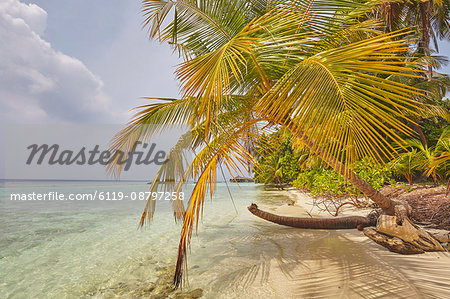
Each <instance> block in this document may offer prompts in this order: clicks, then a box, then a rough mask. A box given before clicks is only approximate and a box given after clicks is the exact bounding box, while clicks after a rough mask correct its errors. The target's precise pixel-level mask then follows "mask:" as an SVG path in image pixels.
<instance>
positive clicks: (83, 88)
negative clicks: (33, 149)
mask: <svg viewBox="0 0 450 299" xmlns="http://www.w3.org/2000/svg"><path fill="white" fill-rule="evenodd" d="M140 10H141V3H140V0H95V1H93V0H72V1H61V0H33V1H26V0H22V1H19V0H0V40H1V42H0V57H1V59H0V152H4V150H3V149H2V146H3V147H4V146H5V144H4V142H2V141H1V140H4V138H2V134H4V133H3V131H4V130H3V129H4V127H5V125H7V124H43V123H50V124H59V123H66V124H67V123H69V124H89V123H97V124H98V123H100V124H124V123H125V122H126V121H128V120H129V118H130V116H131V115H132V112H130V109H131V108H133V107H135V106H138V105H141V104H145V103H147V102H148V101H146V100H142V99H140V97H142V96H155V97H177V96H178V94H179V86H178V85H177V82H176V81H175V79H174V75H173V72H174V70H175V67H176V65H177V64H178V63H179V62H180V61H179V60H178V58H177V57H176V55H172V51H171V50H170V48H169V47H168V46H167V45H161V44H159V43H157V42H154V41H149V40H148V38H147V36H146V31H145V30H143V29H142V21H143V17H142V14H141V11H140ZM440 53H441V55H445V56H450V43H448V42H445V43H441V45H440ZM442 71H443V72H445V73H450V66H446V67H445V68H444V69H442ZM22 138H26V136H22ZM2 159H3V160H4V159H5V157H4V156H2V155H1V154H0V178H1V177H2V175H1V174H2V172H3V171H2V168H3V164H4V163H3V162H2Z"/></svg>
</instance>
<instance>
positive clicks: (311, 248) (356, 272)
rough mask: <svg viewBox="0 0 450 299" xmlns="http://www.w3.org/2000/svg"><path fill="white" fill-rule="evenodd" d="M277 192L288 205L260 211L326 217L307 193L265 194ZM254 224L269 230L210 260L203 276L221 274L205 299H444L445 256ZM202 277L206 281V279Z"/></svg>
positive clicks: (449, 292)
mask: <svg viewBox="0 0 450 299" xmlns="http://www.w3.org/2000/svg"><path fill="white" fill-rule="evenodd" d="M280 192H281V193H284V194H286V195H287V196H288V197H289V198H290V199H293V200H295V204H294V205H293V206H288V205H287V204H283V205H281V206H280V205H278V206H276V205H272V204H267V205H260V208H261V209H263V210H266V211H270V212H274V213H277V214H280V215H286V216H304V217H310V215H311V216H313V217H321V216H324V217H325V216H327V215H326V214H325V213H320V211H319V210H317V208H315V207H313V205H312V198H311V197H310V196H309V195H308V194H305V193H301V192H300V191H297V190H290V191H273V193H280ZM270 193H272V192H270V191H269V192H267V195H269V194H270ZM368 211H369V210H361V209H359V210H358V209H355V208H352V207H344V208H343V209H342V215H343V216H348V215H366V214H367V213H368ZM254 221H255V222H256V223H257V224H256V225H257V226H258V227H259V229H260V230H262V231H263V232H264V230H266V229H267V230H269V229H270V232H268V233H267V234H265V233H262V235H263V236H264V237H263V238H261V237H256V238H249V239H248V240H245V242H244V244H238V245H236V246H235V254H234V255H233V256H230V257H228V258H226V259H224V260H221V261H217V262H218V263H217V264H216V265H214V266H213V268H212V269H211V272H216V271H214V270H219V269H220V273H221V275H218V276H217V277H215V278H214V279H213V280H214V282H215V283H214V284H213V285H214V286H213V287H211V288H210V289H209V290H208V291H207V292H206V294H207V295H206V297H207V298H217V297H219V298H231V297H235V296H236V294H239V298H258V297H261V296H270V297H272V298H449V297H450V254H449V253H425V254H422V255H414V256H403V255H399V254H395V253H391V252H389V251H388V250H387V249H385V248H383V247H381V246H379V245H377V244H375V243H374V242H373V241H371V240H369V239H368V238H367V237H365V236H364V235H363V233H362V232H360V231H357V230H334V231H333V230H331V231H330V230H306V229H295V228H288V227H283V226H276V225H275V224H272V223H268V222H266V221H264V220H261V219H255V220H254ZM274 226H275V227H274ZM272 229H275V230H276V232H274V231H273V230H272ZM244 254H245V255H244ZM193 259H196V258H195V257H193ZM191 262H192V260H191ZM195 262H197V261H195ZM195 262H194V263H195ZM236 264H238V265H239V270H237V271H236V268H235V265H236ZM191 265H192V264H191ZM195 271H196V269H194V270H193V272H195ZM211 272H209V273H211ZM204 275H205V277H204V278H205V279H207V278H206V276H207V275H208V274H207V273H206V272H205V273H204ZM200 276H202V275H200ZM209 279H211V277H209Z"/></svg>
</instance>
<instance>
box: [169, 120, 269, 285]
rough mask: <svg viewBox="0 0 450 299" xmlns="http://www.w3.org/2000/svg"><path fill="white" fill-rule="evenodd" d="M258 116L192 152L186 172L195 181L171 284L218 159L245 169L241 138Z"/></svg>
mask: <svg viewBox="0 0 450 299" xmlns="http://www.w3.org/2000/svg"><path fill="white" fill-rule="evenodd" d="M259 121H260V120H251V121H249V122H246V123H243V124H237V125H236V126H235V127H234V130H231V127H230V128H228V130H226V131H224V132H223V133H222V134H221V135H219V136H217V137H216V138H215V139H214V140H213V141H212V142H210V143H209V144H208V145H207V146H205V148H204V149H203V150H202V151H201V152H200V153H198V154H197V155H196V157H195V159H194V160H193V161H192V163H191V169H190V172H191V174H192V176H193V177H198V180H197V183H196V184H195V187H194V189H193V191H192V193H191V198H190V200H189V203H188V206H187V208H186V212H185V214H184V221H183V227H182V230H181V238H180V244H179V248H178V259H177V266H176V271H175V277H174V284H175V286H179V285H180V284H181V282H182V275H183V269H184V266H185V264H184V261H185V259H184V257H185V255H186V251H187V248H188V246H189V243H190V240H191V236H192V233H193V228H194V225H195V227H196V228H197V227H198V221H199V219H200V218H201V216H202V214H203V203H204V199H205V197H206V196H207V195H208V194H209V195H210V196H211V197H212V195H213V193H214V191H215V187H216V185H215V184H216V170H217V166H218V165H219V163H223V164H225V165H226V167H227V168H229V169H232V170H234V171H240V172H242V171H241V170H243V171H245V168H246V167H245V166H247V165H248V161H253V156H252V155H251V154H250V153H249V152H248V151H247V149H246V147H245V146H243V145H242V139H245V138H247V134H246V133H247V131H248V129H249V128H250V127H251V126H253V125H255V124H256V123H257V122H259Z"/></svg>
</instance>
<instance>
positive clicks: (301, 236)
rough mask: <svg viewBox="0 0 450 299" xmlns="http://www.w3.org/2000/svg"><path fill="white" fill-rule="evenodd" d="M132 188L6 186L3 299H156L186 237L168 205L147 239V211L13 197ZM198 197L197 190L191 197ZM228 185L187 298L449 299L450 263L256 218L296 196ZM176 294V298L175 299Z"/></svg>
mask: <svg viewBox="0 0 450 299" xmlns="http://www.w3.org/2000/svg"><path fill="white" fill-rule="evenodd" d="M147 188H148V185H147V184H146V183H132V182H32V183H30V182H7V183H3V184H2V185H1V186H0V227H1V234H0V298H80V297H82V298H88V297H94V298H130V297H140V296H142V298H148V297H149V295H155V294H158V293H164V292H163V291H164V289H166V290H167V288H168V286H169V285H168V283H169V282H170V279H171V276H172V274H173V270H174V265H175V261H176V254H177V247H178V241H179V232H180V225H179V224H175V223H174V219H173V216H172V212H171V206H170V203H169V202H165V201H159V202H157V208H158V209H157V212H156V214H155V217H154V221H153V222H152V224H151V226H150V227H148V228H146V229H143V230H138V229H137V224H138V222H139V219H140V214H141V211H142V209H143V206H144V202H141V201H131V200H122V201H116V202H113V201H109V202H106V201H62V202H56V201H52V202H50V201H11V200H10V194H11V193H18V192H20V193H31V192H40V193H46V192H50V191H53V192H62V193H88V192H95V190H98V191H110V192H114V191H116V192H124V193H125V194H126V193H131V192H139V191H146V190H147ZM189 188H192V186H188V189H189ZM230 188H231V193H232V194H233V198H234V201H235V204H236V208H237V210H238V213H236V211H235V208H234V207H233V203H232V202H231V200H230V197H229V194H228V191H227V189H226V186H225V184H223V183H220V184H218V187H217V194H216V196H215V197H214V199H213V200H210V199H207V200H206V202H205V211H204V215H205V216H204V218H203V221H202V222H201V224H200V227H199V235H198V237H193V239H192V246H191V250H190V252H189V255H188V282H189V284H188V285H187V286H185V288H184V290H185V291H189V290H192V289H196V288H201V289H203V291H204V293H203V294H204V297H205V298H299V297H306V298H336V297H343V298H450V257H449V256H448V254H445V253H444V254H442V253H430V254H426V255H421V256H417V257H410V256H400V255H396V254H392V253H390V252H388V251H386V250H385V249H383V248H382V247H379V246H378V245H376V244H374V243H373V242H372V241H370V240H367V238H365V237H364V236H363V235H362V234H361V233H360V232H358V231H356V230H351V231H326V230H302V229H294V228H288V227H282V226H278V225H274V224H272V223H268V222H265V221H263V220H260V219H258V218H256V217H254V216H253V215H251V214H250V213H249V212H248V211H247V209H246V207H247V206H248V205H249V204H250V203H252V202H256V203H258V204H259V205H260V206H261V207H263V208H264V209H267V210H270V207H273V206H277V205H282V204H284V202H285V200H286V198H287V196H288V194H287V193H282V192H281V193H280V192H270V191H264V190H263V188H262V187H261V186H257V185H254V184H241V185H240V188H239V187H238V186H237V185H236V184H230ZM172 295H173V293H172V294H169V296H172Z"/></svg>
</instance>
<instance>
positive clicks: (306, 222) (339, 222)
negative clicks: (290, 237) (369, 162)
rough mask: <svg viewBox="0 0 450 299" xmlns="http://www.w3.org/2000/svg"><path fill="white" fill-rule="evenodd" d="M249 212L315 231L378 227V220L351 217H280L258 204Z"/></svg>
mask: <svg viewBox="0 0 450 299" xmlns="http://www.w3.org/2000/svg"><path fill="white" fill-rule="evenodd" d="M248 210H249V211H250V212H251V213H252V214H253V215H255V216H257V217H259V218H262V219H264V220H267V221H270V222H273V223H277V224H281V225H286V226H291V227H298V228H314V229H352V228H358V229H362V228H363V227H366V226H374V225H376V218H373V219H371V218H369V217H362V216H350V217H340V218H302V217H287V216H279V215H275V214H272V213H268V212H264V211H261V210H260V209H258V206H257V205H256V204H252V205H251V206H249V207H248Z"/></svg>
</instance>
